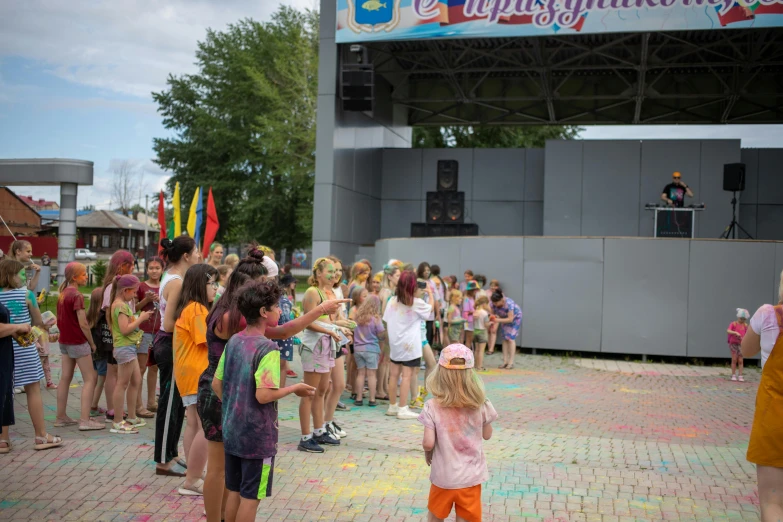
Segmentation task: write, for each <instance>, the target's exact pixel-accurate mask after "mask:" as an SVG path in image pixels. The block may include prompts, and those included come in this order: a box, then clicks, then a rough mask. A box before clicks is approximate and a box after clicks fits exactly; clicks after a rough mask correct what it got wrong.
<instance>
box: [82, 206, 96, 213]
mask: <svg viewBox="0 0 783 522" xmlns="http://www.w3.org/2000/svg"><path fill="white" fill-rule="evenodd" d="M82 210H85V211H88V212H94V211H95V205H84V206H83V207H82Z"/></svg>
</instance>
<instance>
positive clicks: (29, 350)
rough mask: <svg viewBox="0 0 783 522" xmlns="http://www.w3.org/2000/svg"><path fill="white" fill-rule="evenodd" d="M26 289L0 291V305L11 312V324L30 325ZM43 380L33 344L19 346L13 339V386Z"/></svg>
mask: <svg viewBox="0 0 783 522" xmlns="http://www.w3.org/2000/svg"><path fill="white" fill-rule="evenodd" d="M27 292H28V291H27V288H17V289H16V290H3V291H0V303H2V304H4V305H5V306H6V308H8V311H9V312H11V324H24V323H30V322H31V320H30V311H29V310H28V309H27ZM43 378H44V373H43V367H42V366H41V359H40V358H39V357H38V350H37V349H36V348H35V344H33V345H32V346H28V347H26V348H25V347H23V346H19V344H17V342H16V339H14V386H25V385H27V384H33V383H36V382H38V381H40V380H41V379H43Z"/></svg>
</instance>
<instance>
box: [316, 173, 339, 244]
mask: <svg viewBox="0 0 783 522" xmlns="http://www.w3.org/2000/svg"><path fill="white" fill-rule="evenodd" d="M336 188H337V187H335V186H334V185H331V184H326V183H316V184H315V187H314V189H313V215H318V216H321V219H317V220H316V219H314V220H313V241H328V240H329V239H330V238H331V237H332V223H333V221H334V197H333V193H334V191H335V190H336Z"/></svg>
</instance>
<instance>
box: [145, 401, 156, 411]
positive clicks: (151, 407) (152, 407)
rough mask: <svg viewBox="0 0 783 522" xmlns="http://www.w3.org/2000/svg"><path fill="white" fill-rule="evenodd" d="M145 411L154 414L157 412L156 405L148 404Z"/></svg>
mask: <svg viewBox="0 0 783 522" xmlns="http://www.w3.org/2000/svg"><path fill="white" fill-rule="evenodd" d="M147 411H151V412H152V413H156V412H157V411H158V403H157V402H155V403H153V404H150V405H148V406H147Z"/></svg>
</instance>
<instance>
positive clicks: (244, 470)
mask: <svg viewBox="0 0 783 522" xmlns="http://www.w3.org/2000/svg"><path fill="white" fill-rule="evenodd" d="M225 469H226V489H227V490H229V491H234V492H237V493H239V496H240V497H242V498H247V499H250V500H260V499H262V498H265V497H271V496H272V478H273V476H274V471H275V458H274V457H269V458H266V459H243V458H242V457H237V456H235V455H230V454H228V453H226V468H225Z"/></svg>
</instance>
